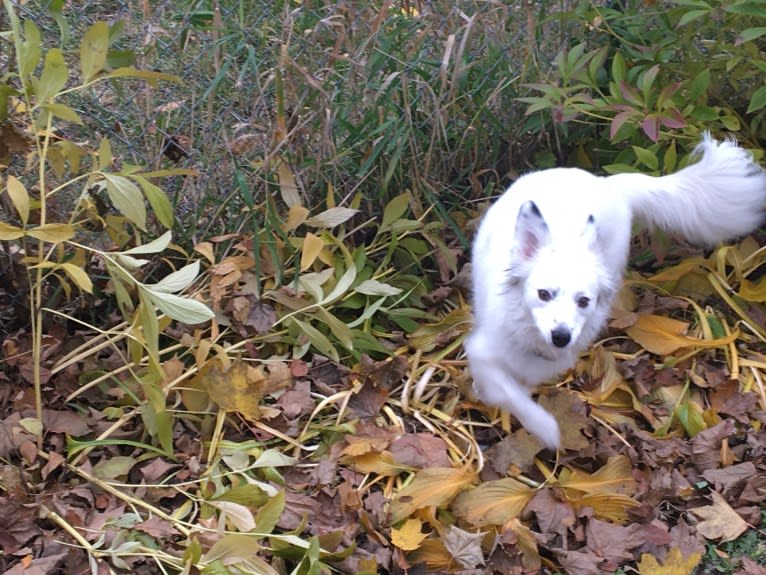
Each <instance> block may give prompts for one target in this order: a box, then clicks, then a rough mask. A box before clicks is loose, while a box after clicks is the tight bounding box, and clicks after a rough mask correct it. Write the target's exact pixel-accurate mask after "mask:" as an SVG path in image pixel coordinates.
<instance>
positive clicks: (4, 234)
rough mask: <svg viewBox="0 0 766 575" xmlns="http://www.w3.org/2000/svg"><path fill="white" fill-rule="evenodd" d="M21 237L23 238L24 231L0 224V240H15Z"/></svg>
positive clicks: (3, 223)
mask: <svg viewBox="0 0 766 575" xmlns="http://www.w3.org/2000/svg"><path fill="white" fill-rule="evenodd" d="M21 237H24V230H22V229H21V228H17V227H16V226H12V225H10V224H6V223H5V222H0V240H17V239H19V238H21Z"/></svg>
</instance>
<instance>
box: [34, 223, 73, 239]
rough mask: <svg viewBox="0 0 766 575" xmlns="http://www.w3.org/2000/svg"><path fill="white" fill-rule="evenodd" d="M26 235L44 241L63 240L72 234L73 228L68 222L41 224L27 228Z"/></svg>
mask: <svg viewBox="0 0 766 575" xmlns="http://www.w3.org/2000/svg"><path fill="white" fill-rule="evenodd" d="M27 235H28V236H32V237H33V238H35V239H38V240H42V241H44V242H50V243H53V244H55V243H58V242H64V241H66V240H68V239H70V238H71V237H72V236H74V228H73V227H72V226H70V225H69V224H43V225H41V226H38V227H36V228H32V229H29V230H27Z"/></svg>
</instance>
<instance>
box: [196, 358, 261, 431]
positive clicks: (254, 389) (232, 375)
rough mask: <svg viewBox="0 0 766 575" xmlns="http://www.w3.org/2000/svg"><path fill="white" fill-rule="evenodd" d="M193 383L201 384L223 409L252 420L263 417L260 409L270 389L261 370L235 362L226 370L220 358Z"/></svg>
mask: <svg viewBox="0 0 766 575" xmlns="http://www.w3.org/2000/svg"><path fill="white" fill-rule="evenodd" d="M192 382H201V383H202V384H203V386H204V388H205V389H207V391H208V393H209V394H210V398H211V399H212V400H213V401H214V402H215V403H216V404H217V405H218V407H220V408H221V409H224V410H226V411H237V412H239V413H241V414H242V415H243V416H244V417H246V418H248V419H251V420H257V419H258V418H259V417H260V410H259V407H258V406H259V404H260V402H261V396H262V394H263V390H264V387H265V386H266V376H265V374H264V373H263V371H262V370H261V369H260V367H252V366H251V365H248V364H247V363H246V362H244V361H241V360H234V361H232V362H231V365H230V367H229V368H228V369H226V368H225V367H224V366H223V364H222V363H221V361H220V360H219V359H217V358H216V359H212V360H210V361H209V362H208V363H207V364H206V365H205V366H204V367H203V368H202V369H200V371H199V373H198V374H197V376H196V377H195V378H194V379H193V380H192Z"/></svg>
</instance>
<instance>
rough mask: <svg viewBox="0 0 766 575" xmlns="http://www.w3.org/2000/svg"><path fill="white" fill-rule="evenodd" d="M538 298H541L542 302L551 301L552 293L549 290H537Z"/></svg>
mask: <svg viewBox="0 0 766 575" xmlns="http://www.w3.org/2000/svg"><path fill="white" fill-rule="evenodd" d="M537 297H539V298H540V301H551V292H549V291H548V290H547V289H539V290H537Z"/></svg>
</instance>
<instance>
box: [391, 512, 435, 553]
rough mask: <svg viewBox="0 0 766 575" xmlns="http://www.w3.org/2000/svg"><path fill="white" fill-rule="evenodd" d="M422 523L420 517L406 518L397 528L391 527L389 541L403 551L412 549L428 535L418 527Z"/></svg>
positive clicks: (418, 545)
mask: <svg viewBox="0 0 766 575" xmlns="http://www.w3.org/2000/svg"><path fill="white" fill-rule="evenodd" d="M422 526H423V523H422V522H421V521H420V519H408V520H407V521H405V522H404V524H403V525H402V526H401V527H400V528H399V529H396V528H394V529H391V543H393V544H394V545H396V546H397V547H398V548H399V549H402V550H403V551H413V550H415V549H417V548H418V547H420V544H421V543H422V542H423V540H424V539H425V538H426V537H428V534H427V533H423V532H422V531H421V530H420V529H421V527H422Z"/></svg>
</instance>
